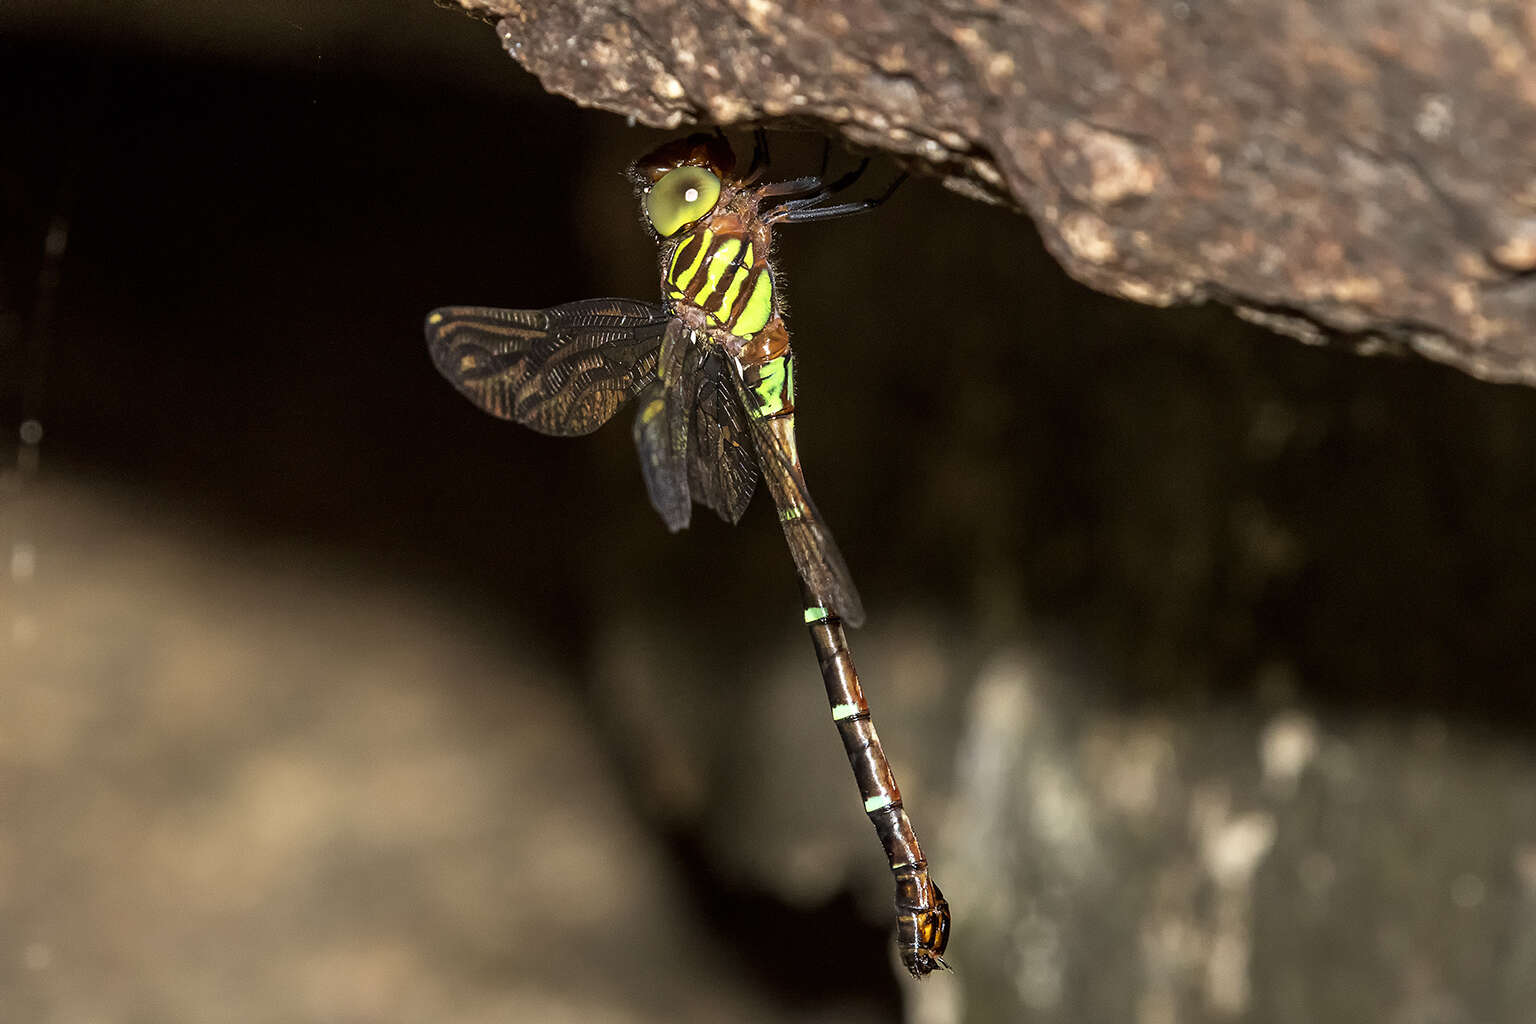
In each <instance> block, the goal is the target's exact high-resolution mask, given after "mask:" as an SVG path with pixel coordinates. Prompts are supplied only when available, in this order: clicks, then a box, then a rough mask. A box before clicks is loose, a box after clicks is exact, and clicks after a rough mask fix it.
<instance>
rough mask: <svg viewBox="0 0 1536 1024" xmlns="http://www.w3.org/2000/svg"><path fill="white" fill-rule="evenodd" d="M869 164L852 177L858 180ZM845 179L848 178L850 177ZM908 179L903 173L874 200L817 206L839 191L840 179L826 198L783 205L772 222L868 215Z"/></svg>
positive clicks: (800, 221) (821, 197)
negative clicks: (837, 186)
mask: <svg viewBox="0 0 1536 1024" xmlns="http://www.w3.org/2000/svg"><path fill="white" fill-rule="evenodd" d="M868 163H869V161H868V160H865V161H864V163H862V164H860V165H859V167H858V169H857V170H855V171H853V172H851V173H852V176H853V177H854V178H857V177H858V176H859V175H860V174H862V173H864V167H865V166H866V165H868ZM843 177H844V178H847V177H848V175H844V176H843ZM907 177H908V175H907V173H906V172H905V171H903V172H902V173H901V174H900V175H899V176H897V178H896V180H895V181H893V182H891V185H890V187H889V188H887V189H886V190H885V191H884V192H883V193H881V194H880V195H878V196H876V197H875V198H873V199H860V200H858V201H857V202H852V203H838V204H837V205H836V206H817V205H816V203H818V202H821V201H822V200H824V199H826V198H827V196H830V195H831V194H832V193H833V192H835V191H837V188H836V187H835V186H836V185H838V184H841V182H842V181H843V179H842V178H840V179H838V182H837V183H834V187H833V188H832V189H829V190H828V192H827V194H826V195H824V196H817V197H811V198H808V199H799V200H794V201H792V202H788V203H784V204H782V205H781V206H780V207H779V208H778V210H775V211H774V214H775V215H774V216H773V217H772V220H773V221H774V223H776V224H809V223H811V222H813V221H818V220H836V219H838V218H839V217H852V216H855V215H857V214H860V213H868V212H869V211H870V210H873V209H875V208H876V207H877V206H880V205H881V204H883V203H884V202H885V201H886V200H887V199H890V198H891V196H893V195H895V194H896V190H897V189H898V188H900V187H901V185H902V182H904V181H906V180H907ZM849 184H852V182H851V181H850V182H849ZM842 187H843V188H846V187H847V185H842ZM780 211H783V212H780Z"/></svg>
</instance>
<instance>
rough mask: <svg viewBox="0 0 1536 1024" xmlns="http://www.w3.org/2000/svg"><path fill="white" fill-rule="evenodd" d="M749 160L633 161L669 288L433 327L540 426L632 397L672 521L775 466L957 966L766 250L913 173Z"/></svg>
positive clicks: (913, 960) (511, 406) (657, 493)
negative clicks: (801, 170)
mask: <svg viewBox="0 0 1536 1024" xmlns="http://www.w3.org/2000/svg"><path fill="white" fill-rule="evenodd" d="M735 163H736V160H735V156H734V154H733V153H732V151H731V148H730V145H729V143H728V142H727V141H726V139H725V137H724V136H723V135H721V134H718V133H717V134H715V135H702V134H700V135H692V136H689V137H688V138H685V139H679V140H676V141H674V142H670V143H668V144H666V145H664V146H662V147H660V148H659V149H657V150H656V151H654V152H652V153H650V154H648V155H646V156H644V157H642V158H641V159H640V160H638V161H636V162H635V163H634V164H633V165H632V166H631V167H630V169H629V176H630V178H631V179H632V180H633V181H634V183H635V188H636V190H637V192H638V194H639V197H640V201H641V205H642V207H643V210H644V220H645V223H646V224H647V225H648V226H649V227H650V229H651V231H652V232H653V233H654V235H655V236H656V239H657V242H658V244H659V245H660V247H661V252H660V269H661V285H662V292H663V296H664V301H663V302H662V303H660V304H657V303H650V302H640V301H636V300H633V299H585V300H583V301H580V302H571V303H567V304H565V305H563V306H554V307H552V308H549V309H490V308H486V307H481V306H445V307H443V308H442V309H438V310H434V311H433V312H432V313H431V314H430V315H429V316H428V317H427V324H426V333H427V343H428V346H429V348H430V349H431V353H432V360H433V362H434V363H436V365H437V368H438V370H439V371H441V372H442V374H443V376H445V377H447V378H448V380H449V381H450V382H451V383H452V384H453V385H454V387H456V388H458V389H459V391H460V392H461V393H463V394H464V395H465V397H467V398H468V399H469V400H470V401H472V402H474V403H475V404H476V405H478V406H479V407H480V408H482V409H484V410H485V411H486V412H489V413H492V414H493V415H496V416H500V417H502V418H503V419H509V420H515V421H516V422H518V423H521V424H523V425H524V426H527V427H532V428H533V429H534V430H537V431H540V432H541V433H545V434H557V435H564V436H574V435H580V434H587V433H590V432H591V431H593V430H596V429H597V428H598V427H599V426H601V425H602V424H603V423H605V422H606V421H607V420H608V419H610V418H611V417H612V416H613V415H614V414H615V413H617V412H618V411H619V409H620V408H621V407H622V406H623V405H624V404H625V403H626V402H628V401H629V400H630V399H635V400H636V402H637V404H638V415H637V416H636V417H635V422H634V440H635V446H636V447H637V448H638V449H639V452H640V466H641V469H642V473H643V475H644V478H645V487H646V491H647V493H648V494H649V496H650V500H651V504H652V505H654V506H655V508H656V511H657V512H659V513H660V514H661V518H662V519H663V520H664V521H665V522H666V524H667V527H668V528H669V529H671V530H673V531H676V530H680V529H682V528H683V527H685V526H687V525H688V520H689V516H690V513H691V510H692V503H693V502H698V503H699V504H701V505H706V506H708V507H709V508H712V509H714V510H715V512H716V513H718V514H719V515H720V517H721V518H723V519H725V520H726V521H728V522H731V523H735V522H736V521H737V520H739V519H740V518H741V514H742V512H743V511H745V509H746V506H747V502H748V501H749V500H750V499H751V497H752V492H753V490H754V488H755V487H756V483H757V476H758V473H759V471H761V473H762V476H763V479H764V480H765V481H766V482H767V484H768V490H769V492H770V493H771V494H772V495H773V500H774V503H775V504H776V505H777V506H778V512H779V520H780V522H781V523H782V524H783V527H784V535H785V537H786V538H787V539H788V541H789V550H790V553H791V554H792V555H793V557H794V561H795V566H796V568H797V569H798V570H799V573H800V579H801V593H802V597H803V604H804V607H805V622H806V625H807V626H808V627H809V628H810V633H811V640H812V642H813V643H814V644H815V647H816V656H817V659H818V660H819V661H820V663H821V673H822V678H823V680H824V681H825V683H826V688H827V697H828V699H829V700H830V702H831V704H832V718H833V721H834V722H836V724H837V729H838V732H839V733H840V734H841V735H842V739H843V746H844V748H845V749H846V750H847V753H848V760H849V763H850V764H851V765H852V767H853V773H854V777H855V778H856V779H857V780H858V785H859V792H860V795H862V796H863V798H864V810H865V812H866V813H867V814H868V815H869V818H870V820H871V821H872V822H873V823H874V826H875V831H876V832H877V833H878V834H879V837H880V842H881V844H882V845H883V846H884V847H885V852H886V856H887V858H888V859H889V860H890V865H891V872H892V874H893V875H894V876H895V879H896V911H897V917H896V921H897V942H898V945H899V947H900V951H901V957H902V962H903V963H904V964H905V965H906V967H907V969H908V970H909V971H911V972H912V974H913V975H915V976H917V977H922V976H924V975H926V974H928V973H930V972H932V971H934V970H936V969H940V968H945V967H946V966H947V965H946V964H945V963H944V960H943V959H942V954H943V952H944V948H945V945H946V944H947V943H948V940H949V905H948V903H946V902H945V900H944V896H943V894H942V893H941V892H940V891H939V887H938V885H937V884H935V882H934V881H933V879H932V878H931V877H930V876H929V874H928V863H927V861H926V860H925V859H924V857H923V851H922V848H921V847H920V846H919V845H918V841H917V836H916V834H915V833H914V832H913V830H912V823H911V822H910V821H909V820H908V819H907V814H906V811H905V810H904V809H903V807H902V800H901V791H900V790H899V789H898V788H897V787H896V780H895V778H894V777H893V776H892V774H891V766H890V764H889V763H888V762H887V761H886V758H885V754H884V752H883V751H882V750H881V747H880V738H879V736H878V735H876V733H875V727H874V723H873V722H872V721H871V720H870V712H869V705H868V703H866V701H865V699H864V694H863V691H862V689H861V688H860V686H859V677H858V673H857V672H856V671H855V669H854V666H853V656H852V655H851V654H850V652H849V650H848V641H847V637H846V636H845V635H844V632H843V624H844V623H847V624H849V625H852V626H858V625H861V624H862V622H863V619H864V608H863V605H862V604H861V603H860V601H859V594H858V591H857V590H855V589H854V585H853V581H852V580H851V579H850V578H849V576H848V569H847V566H845V565H844V564H843V558H842V555H841V554H840V553H839V552H838V550H837V545H836V544H835V543H834V542H833V540H832V534H831V533H830V532H829V531H828V530H827V528H826V527H825V526H824V525H823V524H822V520H821V517H820V516H819V515H817V513H816V506H815V505H813V504H812V503H811V499H810V495H809V494H808V493H807V491H806V487H805V479H804V477H803V476H802V474H801V471H800V456H799V454H798V452H797V451H796V448H795V402H794V356H793V354H792V353H791V351H790V345H789V332H788V330H787V329H786V328H785V325H784V320H783V317H782V296H781V295H780V293H779V289H778V288H777V287H776V286H775V282H776V275H775V273H774V270H773V265H772V262H771V259H770V257H771V253H772V248H773V246H772V232H773V228H774V226H775V225H778V224H795V223H805V222H808V221H819V220H829V219H832V218H836V217H844V216H849V215H852V214H855V213H860V212H863V211H865V210H869V209H872V208H874V207H876V206H878V205H879V204H880V203H882V202H884V201H885V200H886V199H887V198H889V197H890V195H891V193H892V192H894V191H895V188H896V185H899V184H900V182H901V179H899V178H898V179H897V181H896V183H895V184H893V185H892V186H891V188H890V189H889V190H887V191H886V192H885V194H884V195H881V196H880V197H878V198H874V199H865V200H860V201H856V202H834V201H833V197H834V196H835V195H836V194H837V193H839V192H841V191H842V190H843V189H844V188H846V187H848V186H849V185H851V184H852V183H853V182H854V181H855V180H856V179H857V178H858V177H859V175H860V173H862V171H863V170H864V168H865V166H867V164H868V161H867V160H866V161H864V162H863V163H861V164H860V165H859V166H858V168H857V169H855V170H854V171H852V172H850V173H848V174H845V175H843V176H842V177H841V178H839V179H838V180H836V181H834V182H831V183H827V182H826V181H824V172H825V161H823V174H822V175H815V176H808V177H802V178H795V179H792V180H788V181H779V182H771V183H766V184H759V183H758V181H759V179H760V178H761V177H762V174H763V172H764V170H765V169H766V167H767V147H766V140H765V136H764V134H763V133H762V132H761V131H759V132H758V133H757V134H756V146H755V147H754V154H753V159H752V164H751V166H750V167H749V168H748V169H747V171H746V173H745V174H743V175H740V176H736V175H735V174H734V171H735Z"/></svg>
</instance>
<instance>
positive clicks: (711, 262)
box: [664, 217, 773, 340]
mask: <svg viewBox="0 0 1536 1024" xmlns="http://www.w3.org/2000/svg"><path fill="white" fill-rule="evenodd" d="M767 235H768V233H767V231H766V230H761V231H749V230H744V229H743V226H742V225H741V224H740V222H739V221H737V220H736V219H735V218H717V217H711V218H708V219H707V220H705V221H703V222H701V223H699V224H697V225H695V226H694V227H693V228H692V229H691V230H690V231H688V232H687V233H686V234H684V235H682V236H681V237H680V238H679V239H678V240H677V242H676V244H675V245H674V246H673V248H672V255H671V258H670V259H668V260H667V262H666V268H667V269H666V280H665V281H664V287H665V288H666V293H667V298H669V299H671V300H672V301H673V303H675V304H676V306H677V307H678V310H679V315H683V310H684V309H685V308H687V307H692V309H693V310H696V311H697V313H699V314H702V316H695V317H687V318H686V319H690V320H693V319H696V320H699V321H700V326H703V327H705V328H706V329H710V328H713V329H719V330H724V331H726V332H727V333H729V334H731V335H733V336H734V337H735V338H738V339H742V340H746V339H750V338H751V337H752V336H753V335H755V334H757V333H758V332H759V331H761V330H763V328H765V327H767V326H768V321H769V320H770V319H772V317H773V270H772V268H770V267H769V265H768V237H767ZM690 326H692V324H690ZM711 333H713V332H712V331H711Z"/></svg>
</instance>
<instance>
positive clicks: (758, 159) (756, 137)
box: [742, 126, 768, 185]
mask: <svg viewBox="0 0 1536 1024" xmlns="http://www.w3.org/2000/svg"><path fill="white" fill-rule="evenodd" d="M767 169H768V133H767V132H766V131H764V130H763V128H762V127H761V126H758V127H756V128H753V129H752V163H751V165H750V166H748V167H747V176H746V177H745V178H744V179H743V180H742V184H743V185H750V184H752V183H753V182H755V181H756V180H757V179H758V178H761V177H762V176H763V172H764V171H766V170H767Z"/></svg>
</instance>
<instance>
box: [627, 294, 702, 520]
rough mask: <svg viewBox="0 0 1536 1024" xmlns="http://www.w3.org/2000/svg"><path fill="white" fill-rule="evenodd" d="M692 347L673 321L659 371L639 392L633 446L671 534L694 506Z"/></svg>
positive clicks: (648, 491)
mask: <svg viewBox="0 0 1536 1024" xmlns="http://www.w3.org/2000/svg"><path fill="white" fill-rule="evenodd" d="M690 347H691V346H690V343H689V336H688V331H687V329H686V328H685V327H683V325H682V323H681V322H680V321H677V320H674V321H672V322H671V323H670V324H669V325H668V326H667V328H666V335H665V337H664V338H663V339H662V343H661V354H660V370H659V372H658V373H657V376H656V379H655V380H653V381H652V382H651V383H650V384H649V385H647V387H646V388H645V390H644V392H642V393H641V395H640V402H639V407H638V409H637V410H636V412H635V427H634V436H635V450H636V451H638V452H639V453H640V472H641V474H642V475H643V476H644V477H645V492H646V494H647V495H649V497H650V499H651V506H652V507H653V508H655V509H656V511H657V512H658V513H659V514H660V515H661V518H662V521H663V522H665V523H666V524H667V529H669V530H671V531H672V532H673V533H676V532H677V531H678V530H681V529H682V528H683V527H685V526H687V525H688V520H689V518H690V515H691V513H692V510H693V506H692V503H691V502H690V501H689V497H688V477H689V473H688V413H689V410H690V409H691V407H692V404H693V395H692V392H691V391H689V390H688V389H687V388H686V387H685V384H686V381H685V377H686V373H685V361H686V360H687V359H689V358H690V354H689V349H690Z"/></svg>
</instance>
